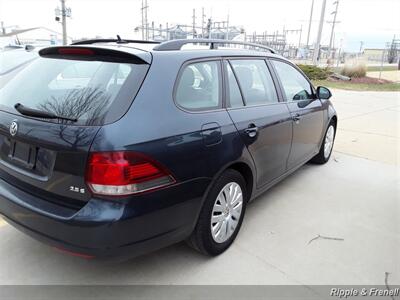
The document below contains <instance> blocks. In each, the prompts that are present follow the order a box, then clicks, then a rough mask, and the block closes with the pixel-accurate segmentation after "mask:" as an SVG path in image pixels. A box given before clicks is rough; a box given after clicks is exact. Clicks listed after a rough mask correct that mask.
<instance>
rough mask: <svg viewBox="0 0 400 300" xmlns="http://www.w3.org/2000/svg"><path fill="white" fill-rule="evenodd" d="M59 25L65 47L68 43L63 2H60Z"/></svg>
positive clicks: (63, 0) (62, 0)
mask: <svg viewBox="0 0 400 300" xmlns="http://www.w3.org/2000/svg"><path fill="white" fill-rule="evenodd" d="M61 24H62V35H63V45H66V44H68V41H67V12H66V9H65V0H61Z"/></svg>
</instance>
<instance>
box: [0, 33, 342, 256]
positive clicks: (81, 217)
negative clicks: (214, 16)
mask: <svg viewBox="0 0 400 300" xmlns="http://www.w3.org/2000/svg"><path fill="white" fill-rule="evenodd" d="M189 43H192V44H193V43H195V44H196V45H197V46H195V47H194V48H195V49H193V47H192V49H182V48H183V47H184V46H186V45H187V44H189ZM228 43H229V44H244V45H245V47H244V48H246V49H244V48H243V49H237V48H235V49H233V48H230V49H229V48H227V45H228ZM218 46H219V47H218ZM236 46H237V45H236ZM221 47H224V48H223V49H222V48H221ZM218 48H219V49H218ZM250 48H254V50H249V49H250ZM256 48H257V49H258V50H261V51H256ZM39 55H40V57H39V58H37V59H36V60H35V61H33V62H32V63H30V64H29V66H27V67H26V68H25V69H24V70H22V71H21V72H19V73H18V74H17V75H16V77H14V79H13V80H11V81H10V82H9V83H8V84H7V85H6V86H5V87H3V88H2V89H0V214H1V215H2V216H3V217H4V218H5V220H7V221H8V222H9V223H10V224H12V225H14V226H15V227H17V228H19V229H20V230H22V231H23V232H26V233H27V234H29V235H31V236H33V237H34V238H37V239H39V240H41V241H43V242H45V243H48V244H50V245H52V246H54V247H56V248H58V249H60V250H62V251H65V252H68V253H70V254H73V255H76V256H81V257H85V258H93V257H100V258H110V257H115V256H117V257H131V256H135V255H139V254H143V253H146V252H148V251H152V250H155V249H158V248H161V247H164V246H167V245H171V244H173V243H176V242H179V241H182V240H186V241H188V243H189V244H190V245H191V246H193V247H194V248H196V249H197V250H199V251H201V252H202V253H205V254H208V255H218V254H220V253H222V252H224V251H225V250H226V249H227V248H228V247H229V246H230V245H231V244H232V242H233V241H234V239H235V238H236V236H237V234H238V232H239V229H240V226H241V223H242V221H243V217H244V215H245V210H246V205H247V203H248V202H249V201H250V200H252V199H254V198H255V197H257V196H258V195H260V194H261V193H263V192H264V191H266V190H267V189H268V188H270V187H271V186H273V185H274V184H276V183H277V182H279V181H280V180H282V179H283V178H285V177H286V176H288V175H289V174H291V173H292V172H294V171H295V170H296V169H298V168H299V167H301V166H302V165H303V164H305V163H307V162H308V161H310V160H311V161H312V162H315V163H319V164H323V163H325V162H327V161H328V160H329V157H330V155H331V152H332V147H333V143H334V138H335V132H336V126H337V116H336V112H335V110H334V108H333V106H332V104H331V102H330V101H329V98H330V97H331V93H330V91H329V90H328V89H326V88H324V87H318V88H316V89H315V88H314V87H313V85H312V84H311V82H310V81H309V79H308V78H307V77H306V76H305V75H304V74H303V73H302V72H301V71H300V70H299V69H298V68H297V67H296V66H295V65H293V64H292V63H291V62H289V61H287V60H286V59H284V58H282V57H281V56H279V55H276V54H274V51H273V50H272V49H269V48H266V47H264V46H261V45H254V44H246V43H240V42H231V41H229V42H228V41H219V40H177V41H169V42H165V43H162V44H157V43H151V42H143V41H129V40H121V39H120V38H118V40H89V41H82V42H78V43H75V44H73V45H71V46H61V47H50V48H45V49H42V50H40V51H39Z"/></svg>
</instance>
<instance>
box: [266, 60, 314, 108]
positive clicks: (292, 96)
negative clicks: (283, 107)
mask: <svg viewBox="0 0 400 300" xmlns="http://www.w3.org/2000/svg"><path fill="white" fill-rule="evenodd" d="M272 64H273V65H274V67H275V70H276V73H277V74H278V76H279V79H280V80H281V83H282V87H283V90H284V92H285V96H286V100H287V101H300V100H310V99H313V93H312V90H311V84H310V83H309V82H308V80H307V79H306V78H305V77H304V76H303V74H301V73H300V72H299V71H298V70H296V69H295V68H294V67H292V66H291V65H289V64H287V63H285V62H282V61H278V60H272Z"/></svg>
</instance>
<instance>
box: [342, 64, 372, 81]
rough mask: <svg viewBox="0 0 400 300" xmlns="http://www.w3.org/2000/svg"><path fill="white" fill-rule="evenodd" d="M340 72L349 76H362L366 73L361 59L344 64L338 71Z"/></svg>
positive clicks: (365, 67)
mask: <svg viewBox="0 0 400 300" xmlns="http://www.w3.org/2000/svg"><path fill="white" fill-rule="evenodd" d="M340 74H342V75H344V76H348V77H350V78H353V77H356V78H359V77H364V76H365V75H366V74H367V66H366V64H365V63H364V62H362V61H353V62H351V63H349V64H346V65H345V66H344V67H343V69H342V70H341V71H340Z"/></svg>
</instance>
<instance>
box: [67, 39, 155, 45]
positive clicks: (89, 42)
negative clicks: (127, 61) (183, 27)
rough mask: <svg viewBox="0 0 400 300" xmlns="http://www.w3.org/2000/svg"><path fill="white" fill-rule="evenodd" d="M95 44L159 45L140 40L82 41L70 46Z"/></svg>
mask: <svg viewBox="0 0 400 300" xmlns="http://www.w3.org/2000/svg"><path fill="white" fill-rule="evenodd" d="M96 43H117V44H129V43H137V44H159V42H154V41H142V40H125V39H123V40H122V39H92V40H82V41H78V42H75V43H72V44H71V45H90V44H96Z"/></svg>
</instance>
